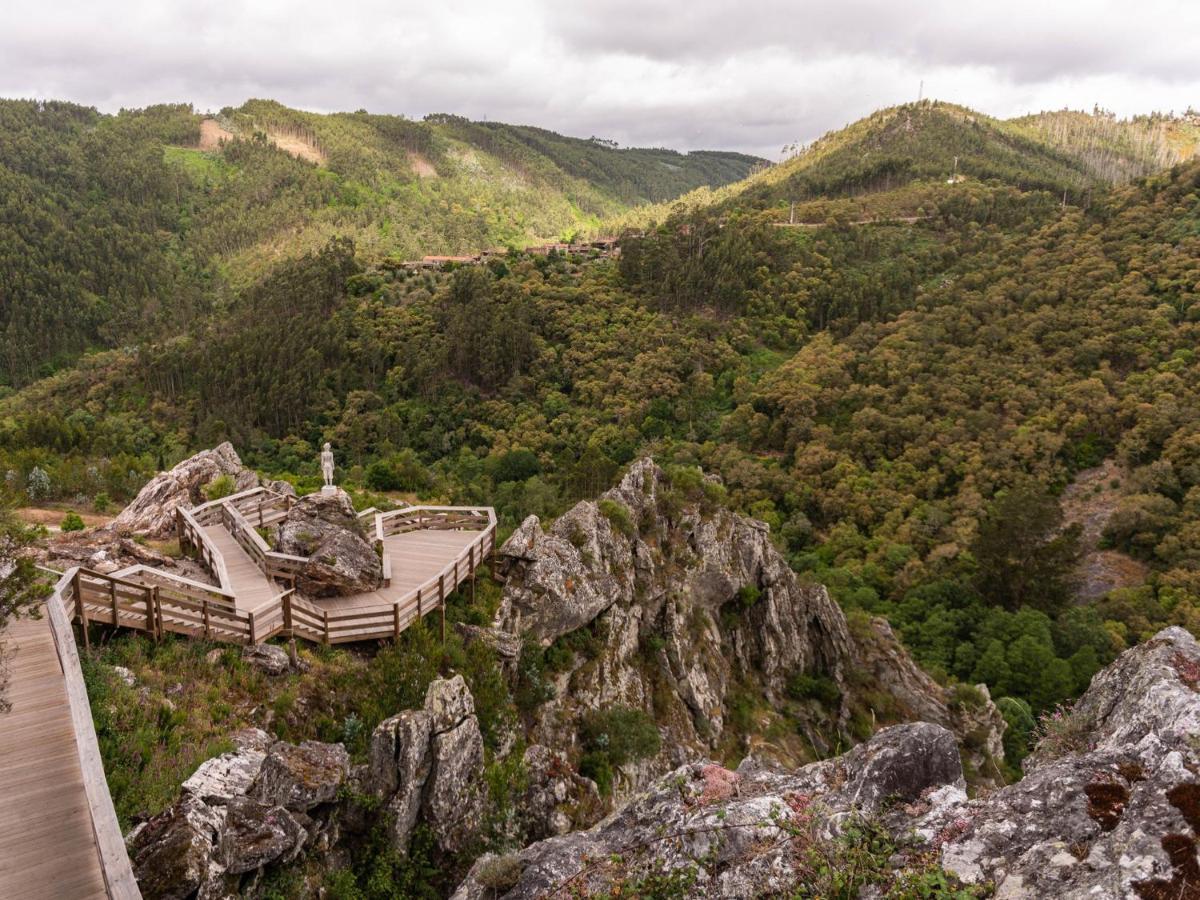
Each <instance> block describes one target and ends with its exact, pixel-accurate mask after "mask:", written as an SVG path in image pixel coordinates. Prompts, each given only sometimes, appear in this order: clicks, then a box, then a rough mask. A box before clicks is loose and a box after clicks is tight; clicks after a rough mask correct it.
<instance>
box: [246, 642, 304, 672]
mask: <svg viewBox="0 0 1200 900" xmlns="http://www.w3.org/2000/svg"><path fill="white" fill-rule="evenodd" d="M242 659H243V660H244V661H245V662H246V664H247V665H250V666H253V667H254V668H255V669H258V670H259V671H260V672H262V673H263V674H265V675H273V676H274V675H283V674H285V673H286V672H288V671H289V670H290V669H291V668H292V660H291V657H289V656H288V654H287V651H286V650H284V649H283V648H282V647H276V646H275V645H274V644H249V645H248V646H245V647H243V648H242Z"/></svg>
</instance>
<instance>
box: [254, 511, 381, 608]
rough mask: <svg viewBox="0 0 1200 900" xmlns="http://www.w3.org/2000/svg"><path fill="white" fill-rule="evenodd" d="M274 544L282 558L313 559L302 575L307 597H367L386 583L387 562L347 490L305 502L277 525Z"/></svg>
mask: <svg viewBox="0 0 1200 900" xmlns="http://www.w3.org/2000/svg"><path fill="white" fill-rule="evenodd" d="M272 543H273V546H274V549H275V550H277V551H279V552H280V553H287V554H289V555H292V556H302V557H305V558H307V559H308V562H307V564H305V565H304V566H303V567H302V568H301V569H300V571H299V572H298V573H297V576H296V587H297V588H298V589H299V590H300V591H301V592H302V593H304V594H306V595H307V596H310V597H333V596H339V595H344V594H361V593H365V592H368V591H373V590H376V589H377V588H379V586H380V585H381V584H383V563H382V562H381V561H380V559H379V555H378V554H377V553H376V552H375V547H374V545H373V544H372V543H371V542H370V541H369V540H368V539H367V536H366V534H365V533H364V531H363V528H362V524H361V523H360V522H359V521H358V517H357V515H356V514H355V512H354V506H353V504H351V502H350V497H349V495H348V494H346V492H345V491H340V490H339V491H336V492H331V493H325V492H321V493H316V494H309V495H308V496H306V497H302V498H300V500H298V501H297V502H296V503H295V505H294V506H292V508H291V509H290V510H289V511H288V513H287V516H286V517H285V518H283V519H282V520H280V521H279V523H278V524H277V525H276V526H275V529H274V532H273V536H272Z"/></svg>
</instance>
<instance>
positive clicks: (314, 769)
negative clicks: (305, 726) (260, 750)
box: [252, 741, 350, 812]
mask: <svg viewBox="0 0 1200 900" xmlns="http://www.w3.org/2000/svg"><path fill="white" fill-rule="evenodd" d="M349 770H350V756H349V754H348V753H346V748H345V747H343V746H342V745H341V744H322V743H319V742H317V741H305V742H304V743H302V744H300V745H298V746H297V745H295V744H287V743H284V742H283V741H280V742H278V743H276V744H274V745H272V747H271V749H270V750H269V751H268V753H267V755H266V759H264V760H263V764H262V768H261V770H260V771H259V774H258V778H257V780H256V781H255V783H254V789H253V791H252V794H253V796H254V797H255V798H257V799H259V800H261V801H263V802H265V803H269V804H274V805H278V806H282V807H284V808H286V809H289V810H293V811H299V812H307V811H308V810H310V809H312V808H313V807H315V806H319V805H320V804H322V803H330V802H332V801H333V800H334V798H336V797H337V793H338V789H339V788H340V787H341V786H342V784H343V783H345V781H346V776H347V775H348V774H349Z"/></svg>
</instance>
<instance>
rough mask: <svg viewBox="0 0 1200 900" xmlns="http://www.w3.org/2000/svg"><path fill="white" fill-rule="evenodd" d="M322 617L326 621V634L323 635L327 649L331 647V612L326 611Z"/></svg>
mask: <svg viewBox="0 0 1200 900" xmlns="http://www.w3.org/2000/svg"><path fill="white" fill-rule="evenodd" d="M322 616H323V617H324V620H325V633H324V634H323V635H322V640H323V642H324V644H325V646H326V647H328V646H329V610H324V611H323V612H322Z"/></svg>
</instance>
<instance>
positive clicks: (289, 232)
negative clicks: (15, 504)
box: [0, 100, 760, 385]
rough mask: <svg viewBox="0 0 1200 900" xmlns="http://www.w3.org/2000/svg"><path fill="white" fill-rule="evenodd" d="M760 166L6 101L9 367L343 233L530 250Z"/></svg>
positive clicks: (262, 107) (503, 130)
mask: <svg viewBox="0 0 1200 900" xmlns="http://www.w3.org/2000/svg"><path fill="white" fill-rule="evenodd" d="M759 162H760V161H759V160H757V159H755V158H753V157H749V156H744V155H742V154H736V153H690V154H680V153H675V152H673V151H669V150H636V149H633V150H622V149H616V148H614V147H612V146H610V145H609V144H607V143H605V142H601V141H595V140H576V139H572V138H565V137H562V136H561V135H557V134H554V133H553V132H549V131H543V130H540V129H534V128H520V127H514V126H508V125H500V124H494V123H482V124H480V123H473V122H469V121H467V120H465V119H461V118H457V117H452V116H431V117H429V118H427V119H426V120H424V121H420V122H416V121H410V120H407V119H403V118H399V117H395V116H377V115H370V114H367V113H365V112H359V113H350V114H335V115H328V116H325V115H316V114H312V113H303V112H299V111H296V110H290V109H287V108H286V107H283V106H281V105H280V104H278V103H274V102H271V101H261V100H255V101H250V102H248V103H246V104H245V105H243V106H242V107H239V108H238V109H227V110H223V111H222V112H221V113H220V114H219V115H217V116H216V117H214V118H208V117H204V116H202V115H200V114H198V113H197V112H196V111H194V110H193V109H192V108H191V107H188V106H158V107H150V108H148V109H144V110H134V111H124V112H122V113H120V114H119V115H116V116H105V115H100V114H98V113H97V112H96V111H95V110H92V109H89V108H85V107H80V106H76V105H73V104H69V103H54V102H50V103H34V102H25V101H0V209H2V213H3V214H2V215H0V383H7V384H14V385H20V384H25V383H28V382H29V381H31V380H33V379H34V378H36V377H38V376H42V375H46V374H49V373H50V372H52V371H53V370H55V369H56V368H58V367H60V366H61V365H63V364H64V363H67V362H69V361H70V360H72V359H74V358H76V357H77V356H78V355H79V354H80V353H82V352H84V351H86V350H91V349H99V348H106V347H118V346H125V345H132V344H136V343H139V342H140V341H142V340H144V339H154V338H158V337H163V336H165V335H168V334H174V333H178V332H179V331H181V330H186V329H187V327H188V326H189V325H190V324H191V323H192V322H193V321H194V320H195V318H196V317H197V316H200V315H203V314H205V313H207V312H209V311H212V310H218V311H219V310H222V309H224V307H225V305H226V304H227V303H228V301H229V299H230V298H231V296H232V294H233V292H234V291H235V290H236V289H239V288H243V287H246V286H248V285H250V284H251V283H253V282H254V281H255V280H257V279H258V278H260V277H261V276H262V275H264V274H265V273H266V272H268V271H269V270H270V268H271V267H272V266H274V265H275V264H277V263H278V262H280V261H282V260H286V259H291V258H294V257H296V256H299V255H301V254H302V253H304V252H305V251H306V250H314V249H317V248H319V247H321V246H324V244H325V243H326V242H328V241H329V240H330V239H331V238H333V237H338V236H345V237H350V238H352V239H354V241H355V244H356V247H357V250H358V253H359V255H360V256H361V257H362V258H363V259H365V260H367V261H369V262H378V261H381V260H384V259H396V260H400V259H410V258H413V257H416V258H420V257H421V256H422V255H425V254H438V253H443V254H444V253H469V252H476V251H478V250H481V249H485V248H488V247H495V246H502V247H503V246H524V245H526V244H528V243H530V242H533V241H536V240H538V239H556V238H560V237H567V236H569V235H571V234H572V233H574V232H576V231H578V230H581V229H584V228H589V227H592V228H594V227H595V226H596V225H597V223H598V222H599V221H600V220H601V218H602V217H604V216H609V215H612V214H614V213H617V212H619V211H621V210H624V209H627V208H628V207H629V206H631V205H633V204H637V203H642V202H647V201H659V200H665V199H669V198H671V197H673V196H675V195H677V194H679V193H683V192H686V191H689V190H692V189H694V188H696V187H698V186H700V185H705V184H711V185H721V184H725V183H727V182H729V181H732V180H736V179H738V178H741V177H743V176H744V175H745V174H746V173H747V172H749V171H750V169H751V167H753V166H754V165H756V164H758V163H759Z"/></svg>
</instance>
